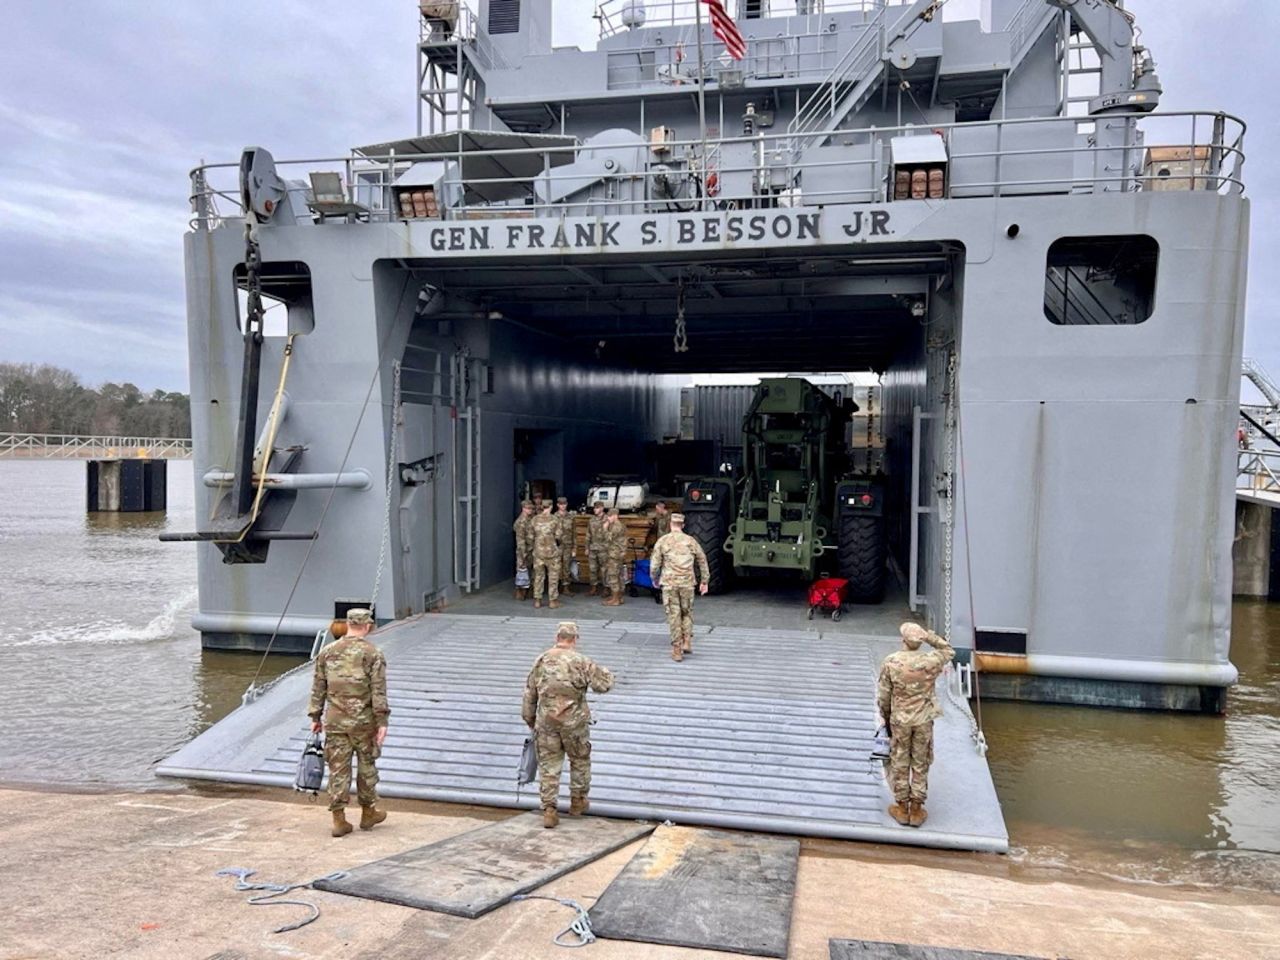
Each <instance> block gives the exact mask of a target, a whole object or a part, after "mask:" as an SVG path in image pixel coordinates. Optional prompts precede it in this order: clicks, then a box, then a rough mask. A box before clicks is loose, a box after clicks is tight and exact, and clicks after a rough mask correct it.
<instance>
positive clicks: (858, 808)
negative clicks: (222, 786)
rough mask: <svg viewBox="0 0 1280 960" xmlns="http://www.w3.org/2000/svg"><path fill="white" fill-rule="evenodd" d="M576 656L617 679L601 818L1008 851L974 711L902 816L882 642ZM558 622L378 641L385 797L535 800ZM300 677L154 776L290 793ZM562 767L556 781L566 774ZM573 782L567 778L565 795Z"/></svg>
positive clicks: (744, 637)
mask: <svg viewBox="0 0 1280 960" xmlns="http://www.w3.org/2000/svg"><path fill="white" fill-rule="evenodd" d="M579 627H580V629H581V631H582V636H581V639H580V641H579V646H580V648H581V649H582V650H583V651H584V652H585V653H587V654H588V655H589V656H591V657H593V658H594V659H595V660H597V661H598V662H600V663H602V664H604V665H606V666H608V667H610V668H611V669H613V671H614V672H615V674H616V676H617V683H616V685H615V687H614V689H613V690H612V691H611V692H610V693H608V694H606V695H603V696H595V695H592V696H591V698H590V700H591V707H592V712H593V714H594V717H595V720H596V723H595V725H594V726H593V727H592V732H591V736H592V742H593V745H594V749H593V757H592V789H591V808H592V811H593V813H596V814H598V815H601V816H611V817H626V818H635V819H654V820H663V819H670V820H672V821H674V822H677V823H682V824H697V825H703V826H718V827H729V828H735V829H752V830H763V831H768V832H776V833H788V834H799V835H804V836H826V837H835V838H841V839H854V840H872V841H880V842H889V843H907V844H913V845H920V846H932V847H948V848H955V849H967V850H982V851H990V852H1004V851H1005V850H1007V848H1008V839H1007V834H1006V832H1005V828H1004V822H1003V818H1002V817H1001V815H1000V811H999V804H998V802H997V801H996V799H995V793H994V788H993V787H992V785H991V779H990V773H989V771H988V770H987V767H986V764H985V761H983V760H982V759H981V758H979V757H978V756H977V755H976V754H975V753H974V752H973V750H972V748H971V747H969V746H968V736H967V733H968V728H969V722H970V721H969V716H968V713H967V709H965V710H964V711H963V714H964V715H961V712H962V711H961V708H960V707H958V706H957V705H955V704H952V703H947V705H946V708H945V709H946V712H947V714H948V716H944V718H943V719H942V720H940V721H938V724H937V727H936V739H937V744H938V754H939V759H938V762H936V763H935V767H934V773H933V776H932V777H931V790H932V796H934V797H940V796H945V798H946V803H945V805H938V804H937V803H931V805H930V814H931V815H930V822H929V824H928V826H927V827H926V828H924V829H910V828H905V827H900V826H898V825H897V824H895V823H894V822H893V821H892V820H891V819H890V818H889V817H888V816H887V814H886V813H885V807H886V805H887V804H888V803H889V802H890V797H889V793H888V789H887V786H886V785H885V783H884V777H883V773H882V771H881V768H880V765H879V763H877V762H875V761H873V760H871V758H870V752H871V739H872V734H873V718H874V713H875V706H874V699H875V675H874V669H875V668H874V664H873V658H872V656H871V643H872V642H873V641H874V640H875V639H882V638H859V637H850V636H847V635H841V636H839V637H838V638H836V637H826V636H823V635H822V634H821V633H816V632H807V631H798V630H796V631H789V630H746V629H738V628H728V627H719V626H716V627H712V628H710V629H709V630H708V631H706V632H705V633H703V634H702V635H700V636H698V637H696V639H695V644H694V654H693V655H692V656H691V657H690V658H688V659H686V660H685V662H684V663H682V664H677V663H674V662H672V661H671V659H670V657H669V656H668V651H669V649H670V648H669V640H668V637H667V634H666V627H665V624H662V623H653V624H644V623H625V624H621V623H619V624H614V623H611V622H608V621H579ZM553 632H554V623H553V622H551V621H548V620H543V619H536V618H532V617H507V618H493V617H474V616H457V615H442V614H432V615H426V616H421V617H418V618H415V619H412V620H407V621H403V622H399V623H396V624H393V625H391V626H389V627H386V628H384V629H382V630H380V631H378V634H377V637H376V642H378V643H379V645H380V646H381V647H382V649H383V650H384V652H385V653H386V655H387V662H388V671H387V678H388V699H389V700H390V703H391V709H392V723H391V728H390V730H389V732H388V737H387V741H386V744H385V745H384V747H383V751H382V758H381V759H380V760H379V762H378V768H379V771H380V774H381V784H380V786H379V789H380V791H381V792H382V794H383V795H384V796H388V797H407V798H416V799H423V800H439V801H445V802H458V803H479V804H486V805H491V806H498V807H513V808H534V807H536V806H537V805H538V797H537V788H536V785H530V786H527V787H525V788H523V789H522V790H520V791H517V789H516V785H515V770H516V762H517V759H518V757H519V755H520V749H521V745H522V743H523V740H524V737H525V735H526V733H527V728H526V727H525V726H524V724H523V723H522V722H521V720H520V698H521V694H522V692H523V687H524V681H525V677H526V675H527V673H528V670H529V667H530V665H531V664H532V662H533V660H534V658H535V657H536V656H537V655H538V653H539V652H541V651H542V650H544V649H546V648H547V647H548V646H549V645H550V643H551V638H552V634H553ZM310 682H311V678H310V673H309V671H298V672H296V673H295V674H293V675H290V676H287V677H285V678H283V679H282V680H281V682H279V683H278V684H276V685H275V686H274V687H273V688H272V689H271V690H269V691H268V692H267V693H266V694H264V695H263V696H262V697H261V698H260V699H259V700H257V701H255V702H254V703H251V704H249V705H247V706H243V707H241V708H239V709H237V710H236V711H235V712H233V713H232V714H231V715H230V716H228V717H227V718H226V719H224V720H223V721H221V722H220V723H218V724H216V725H215V726H214V727H212V728H210V729H209V730H208V731H206V732H205V733H203V734H201V735H200V736H199V737H197V738H196V739H195V740H193V741H192V742H191V743H189V744H188V745H187V746H185V747H184V748H183V749H182V750H180V751H179V752H178V753H177V754H175V755H174V756H173V757H171V758H170V759H169V760H167V761H166V762H165V763H164V764H163V765H162V766H161V767H159V768H158V770H157V773H159V774H160V775H161V776H176V777H189V778H196V779H208V780H219V781H229V782H237V783H254V784H265V785H278V786H290V785H292V783H293V777H294V773H295V769H296V764H297V758H298V755H299V753H300V751H301V749H302V745H303V742H304V741H305V738H306V735H307V726H306V718H305V716H304V713H305V701H306V698H307V696H308V693H309V690H310ZM567 776H568V774H567V769H566V773H565V779H566V780H567ZM565 797H567V785H562V800H563V799H564V798H565Z"/></svg>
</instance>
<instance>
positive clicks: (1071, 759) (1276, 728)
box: [0, 461, 1280, 892]
mask: <svg viewBox="0 0 1280 960" xmlns="http://www.w3.org/2000/svg"><path fill="white" fill-rule="evenodd" d="M84 471H85V467H84V464H83V463H76V462H62V461H57V462H15V461H0V598H2V599H3V613H4V616H5V618H6V620H7V622H8V624H9V627H8V629H7V630H6V631H5V632H4V633H3V634H0V730H3V731H4V737H3V739H2V740H0V744H3V746H0V782H8V783H45V784H54V785H64V786H68V787H70V786H72V785H75V786H102V787H107V786H112V787H122V788H127V789H158V788H163V789H172V787H173V784H172V783H169V782H160V781H157V780H156V779H155V778H154V777H153V775H152V773H151V768H152V766H153V764H154V763H155V761H157V760H159V759H161V758H163V757H166V756H168V755H169V754H171V753H172V752H173V751H174V750H175V749H176V748H177V747H178V746H179V745H181V744H182V743H185V742H186V741H187V740H189V739H190V738H191V737H192V736H194V735H195V734H196V733H198V732H200V731H201V730H203V729H204V728H205V727H207V726H208V725H209V724H211V723H213V722H214V721H215V720H217V719H219V718H220V717H222V716H225V715H226V714H227V713H228V712H230V711H231V710H232V709H234V708H235V706H236V705H238V704H239V702H240V696H241V694H242V693H243V692H244V689H245V687H246V686H247V684H248V682H249V680H250V679H251V678H252V677H253V675H254V673H255V672H256V671H257V670H258V669H259V666H260V664H262V660H261V658H260V657H257V656H251V655H244V654H217V653H204V652H202V651H201V650H200V643H199V638H198V636H197V635H196V634H195V633H194V632H192V631H191V629H190V627H189V626H188V621H189V618H190V615H191V612H192V610H193V608H194V605H195V586H194V585H195V556H194V555H195V548H194V547H193V546H192V545H190V544H161V543H159V542H158V541H157V539H156V537H157V535H158V534H159V533H160V532H161V531H162V530H164V529H194V527H195V525H196V521H195V517H194V515H193V500H192V489H191V465H190V464H189V463H185V462H174V463H171V464H170V465H169V511H168V515H167V517H157V516H153V515H132V516H130V515H116V516H111V515H97V516H86V514H85V513H84V509H83V504H84V489H83V488H84ZM1232 660H1233V661H1234V662H1235V664H1236V666H1237V667H1239V669H1240V675H1241V680H1240V684H1239V686H1238V687H1237V688H1236V689H1235V690H1233V691H1232V694H1231V697H1230V704H1229V706H1230V710H1229V714H1228V715H1227V716H1226V717H1199V716H1184V715H1177V714H1152V713H1135V712H1129V711H1111V710H1097V709H1085V708H1076V707H1050V706H1032V705H1027V704H1010V703H992V702H987V703H985V704H984V705H983V720H984V723H985V727H986V732H987V739H988V742H989V744H990V754H989V757H988V759H989V761H990V763H991V769H992V773H993V775H994V777H995V781H996V787H997V789H998V791H999V794H1000V799H1001V802H1002V804H1003V807H1004V812H1005V817H1006V819H1007V821H1008V825H1009V833H1010V837H1011V841H1012V844H1013V846H1014V851H1013V854H1012V855H1011V857H1010V858H1008V861H1007V862H1008V863H1009V864H1010V866H1011V867H1012V868H1015V869H1020V870H1026V871H1036V872H1039V871H1047V872H1048V873H1050V874H1051V875H1052V874H1056V873H1059V872H1061V871H1063V870H1069V871H1072V872H1082V871H1083V872H1087V873H1090V874H1094V875H1100V876H1109V877H1119V878H1124V879H1128V880H1134V881H1140V882H1154V883H1201V884H1211V885H1215V886H1224V885H1229V886H1244V887H1253V888H1258V889H1266V890H1271V891H1276V892H1280V763H1278V762H1277V758H1280V604H1266V603H1256V602H1238V603H1237V604H1236V606H1235V614H1234V640H1233V646H1232ZM298 663H299V661H298V660H297V659H296V658H291V657H274V656H273V657H270V658H268V660H267V661H266V663H265V664H264V665H263V666H262V677H263V678H268V677H271V676H275V675H277V674H279V673H281V672H283V671H285V670H288V669H291V668H292V667H294V666H296V665H297V664H298Z"/></svg>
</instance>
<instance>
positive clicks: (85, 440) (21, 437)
mask: <svg viewBox="0 0 1280 960" xmlns="http://www.w3.org/2000/svg"><path fill="white" fill-rule="evenodd" d="M189 456H191V440H190V438H187V437H114V436H81V435H77V434H66V433H0V459H12V460H17V459H35V460H39V459H46V460H60V459H79V458H96V459H101V460H113V459H138V460H146V459H153V460H161V459H175V458H183V457H189Z"/></svg>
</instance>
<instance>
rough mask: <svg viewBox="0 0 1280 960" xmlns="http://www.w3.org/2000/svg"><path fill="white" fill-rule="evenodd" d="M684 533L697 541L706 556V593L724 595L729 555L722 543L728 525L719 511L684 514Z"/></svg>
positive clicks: (696, 511) (726, 534)
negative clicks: (707, 573) (707, 570)
mask: <svg viewBox="0 0 1280 960" xmlns="http://www.w3.org/2000/svg"><path fill="white" fill-rule="evenodd" d="M684 532H685V533H687V534H688V535H689V536H691V537H693V539H695V540H697V541H698V545H699V546H701V547H702V550H703V552H704V553H705V554H706V555H707V568H708V569H709V570H710V571H711V577H710V579H708V580H707V593H724V591H725V588H726V587H727V586H728V564H729V555H728V554H727V553H725V552H724V542H725V540H726V539H727V538H728V536H729V528H728V524H726V523H725V520H724V515H723V514H721V513H720V511H719V510H694V511H692V512H690V513H687V514H685V521H684Z"/></svg>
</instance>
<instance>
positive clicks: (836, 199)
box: [191, 112, 1246, 229]
mask: <svg viewBox="0 0 1280 960" xmlns="http://www.w3.org/2000/svg"><path fill="white" fill-rule="evenodd" d="M1098 119H1099V118H1094V117H1028V118H1018V119H1009V120H991V121H980V122H972V123H942V124H936V125H932V126H930V127H929V128H928V129H923V128H921V127H918V126H912V125H903V126H899V127H877V128H868V129H862V130H841V131H840V132H839V138H838V139H839V145H838V146H836V145H833V146H832V147H829V148H824V149H822V150H807V151H803V152H801V153H800V154H799V155H797V154H796V152H795V151H794V142H793V141H792V138H791V137H790V136H789V135H788V134H787V133H785V132H782V133H776V134H773V133H761V134H757V135H755V136H742V137H722V138H717V139H714V140H711V141H709V143H708V151H707V152H708V154H709V156H710V157H711V162H710V163H709V164H708V167H709V169H708V170H707V171H706V174H707V175H706V176H705V178H704V176H703V171H702V170H701V169H700V168H701V167H702V165H703V164H702V152H701V149H702V148H701V144H700V142H699V141H696V140H677V141H669V142H667V143H665V144H664V145H663V147H664V150H663V154H662V156H661V157H660V158H658V157H655V156H654V155H653V154H652V153H651V151H650V144H649V143H648V142H647V141H645V140H642V139H640V138H639V137H638V136H637V138H636V140H635V142H634V143H625V144H617V143H612V144H598V143H587V144H584V143H579V142H576V141H574V140H573V139H572V138H569V137H566V138H551V142H550V143H548V145H546V146H518V147H504V148H502V149H488V150H479V149H468V146H469V145H468V143H467V138H466V136H465V134H458V135H457V138H456V139H457V143H458V146H457V148H455V149H449V150H438V151H434V152H421V151H413V152H408V153H405V154H400V155H396V154H394V153H392V154H387V155H381V156H371V155H364V154H359V153H352V154H351V155H349V156H346V157H330V158H319V159H307V160H293V161H277V166H278V167H279V168H280V172H281V175H282V176H283V177H284V178H285V179H286V180H287V181H289V184H288V190H289V195H290V200H291V202H292V204H291V205H292V206H293V208H294V211H295V215H296V216H297V215H301V216H303V217H305V215H306V211H307V204H308V201H309V200H310V188H309V187H308V186H306V181H305V180H304V179H303V175H304V173H309V172H310V173H314V172H318V171H330V172H338V173H339V174H340V176H341V178H342V181H343V189H344V190H345V192H346V195H347V197H348V199H349V201H350V202H351V203H352V204H355V205H358V206H359V207H360V208H361V210H362V211H363V213H361V214H360V215H359V219H367V220H370V221H383V222H386V221H392V220H398V219H411V218H409V217H408V216H402V214H401V212H400V210H399V209H398V204H397V201H396V197H395V191H396V189H397V180H399V178H400V177H401V176H403V175H404V174H405V173H407V172H409V170H410V168H412V167H414V166H415V165H417V164H422V163H433V164H435V165H436V166H437V167H438V168H439V170H440V171H441V173H440V174H439V178H438V179H437V180H435V181H434V183H433V184H430V185H431V186H432V188H433V190H434V196H435V198H436V201H438V204H439V206H438V217H439V219H443V220H476V219H485V218H489V217H492V218H511V217H531V216H539V215H541V216H554V215H563V214H566V213H572V214H575V215H619V214H628V213H635V214H641V213H662V212H669V211H673V210H685V211H688V210H694V209H705V210H743V209H765V208H777V207H801V206H805V207H815V206H821V205H824V204H834V203H884V202H889V201H890V200H891V199H892V197H893V184H892V182H891V180H892V177H891V172H892V169H893V163H892V156H893V147H892V142H893V140H894V139H895V138H901V137H938V138H940V139H941V141H942V145H943V146H944V147H945V150H946V158H947V160H946V175H945V181H944V186H943V195H942V197H941V198H934V199H966V198H974V197H992V196H995V197H999V196H1010V195H1021V196H1025V195H1051V194H1083V193H1095V192H1146V191H1173V190H1182V191H1186V190H1201V191H1209V192H1215V193H1219V194H1240V193H1243V192H1244V189H1245V185H1244V180H1243V171H1244V160H1245V155H1244V134H1245V129H1246V128H1245V124H1244V122H1243V121H1242V120H1240V119H1239V118H1237V117H1234V116H1232V115H1230V114H1226V113H1221V112H1216V113H1209V112H1169V113H1150V114H1131V115H1121V114H1108V115H1107V116H1106V120H1107V121H1108V122H1110V123H1115V122H1116V121H1117V120H1126V121H1128V122H1130V124H1131V126H1132V133H1131V137H1130V140H1129V143H1130V145H1129V146H1119V147H1117V146H1115V145H1107V146H1099V145H1098V144H1097V143H1096V142H1095V140H1094V139H1093V136H1092V134H1093V132H1094V129H1095V126H1096V123H1097V122H1098ZM579 160H581V161H587V162H588V163H587V164H584V166H587V165H590V166H592V167H593V168H599V167H601V166H603V167H605V170H604V171H600V170H598V169H596V170H593V172H591V173H590V174H586V173H584V170H583V169H582V168H581V167H575V166H574V164H575V163H576V162H577V161H579ZM478 161H485V162H483V163H481V162H478ZM602 161H608V162H607V163H602ZM1117 163H1118V167H1117ZM477 169H480V170H483V171H486V172H489V173H492V174H493V175H489V176H479V175H472V174H466V173H464V171H467V170H471V171H474V170H477ZM238 170H239V164H238V163H221V164H208V165H205V166H202V167H198V168H196V169H195V170H193V171H192V184H193V193H192V197H191V202H192V210H193V213H194V216H193V219H192V221H191V225H192V227H193V228H194V229H210V228H212V227H214V226H218V225H220V224H221V223H222V222H223V221H226V220H238V219H239V218H241V217H243V210H242V208H241V206H240V195H239V187H238ZM513 170H520V171H521V172H520V173H511V172H507V171H513ZM587 181H590V182H591V183H592V184H596V185H599V186H600V187H601V190H600V192H599V193H598V194H590V193H587V192H584V191H583V190H581V189H579V187H580V186H581V185H582V184H584V182H587ZM415 182H418V183H421V182H422V181H420V180H419V181H415ZM713 183H714V184H715V185H716V186H715V187H714V188H713V186H712V185H713ZM673 185H674V186H675V188H676V189H675V191H674V192H673ZM495 196H500V197H504V198H505V199H502V200H499V201H493V200H486V199H484V198H485V197H495ZM450 198H454V199H453V201H452V202H451V201H450ZM316 219H320V218H319V217H317V218H316ZM418 219H422V218H421V217H419V218H418ZM433 219H434V217H433Z"/></svg>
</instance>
